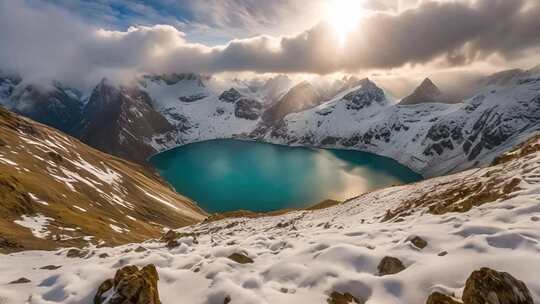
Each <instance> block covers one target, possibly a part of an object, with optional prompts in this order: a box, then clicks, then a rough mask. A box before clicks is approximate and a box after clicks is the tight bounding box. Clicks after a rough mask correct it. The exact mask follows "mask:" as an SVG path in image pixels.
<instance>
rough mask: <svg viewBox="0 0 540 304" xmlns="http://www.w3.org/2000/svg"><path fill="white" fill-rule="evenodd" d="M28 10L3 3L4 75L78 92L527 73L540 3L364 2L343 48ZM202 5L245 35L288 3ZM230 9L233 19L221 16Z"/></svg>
mask: <svg viewBox="0 0 540 304" xmlns="http://www.w3.org/2000/svg"><path fill="white" fill-rule="evenodd" d="M32 2H33V3H32V4H28V2H25V1H10V0H0V41H2V45H1V46H0V67H1V68H3V69H11V70H15V71H18V72H20V73H22V74H25V76H26V77H33V78H40V77H54V78H56V79H59V80H62V81H66V82H68V83H71V84H74V85H84V84H86V83H95V82H96V81H97V80H98V79H99V78H101V77H104V76H107V77H112V78H114V77H118V78H122V77H129V76H132V75H133V74H134V73H163V72H178V71H192V72H201V73H219V72H243V71H250V72H256V73H316V74H327V73H334V72H339V71H345V72H359V71H360V72H361V71H366V70H373V69H379V70H381V69H390V68H399V67H403V66H407V65H409V66H410V65H416V64H421V65H429V64H435V63H436V64H439V65H440V64H443V65H446V66H459V65H465V64H467V65H469V64H474V63H476V62H479V61H487V60H492V59H493V58H496V60H498V62H499V63H500V62H511V61H512V60H516V59H521V58H523V57H527V58H529V60H530V61H531V64H532V62H534V61H535V60H538V59H540V58H538V55H537V54H538V52H537V50H538V48H539V47H540V22H538V20H540V2H538V1H535V0H513V1H507V0H475V1H472V0H471V1H465V0H463V1H422V2H417V1H397V0H396V1H393V0H388V1H380V2H378V3H379V6H374V5H372V4H370V2H369V1H366V2H365V3H364V5H365V6H364V10H368V9H371V11H370V13H369V14H367V15H366V16H364V17H363V18H362V19H361V20H360V21H359V22H358V24H357V25H356V27H355V28H354V29H349V30H348V31H347V32H348V33H347V37H346V42H345V43H346V44H345V45H344V46H343V45H340V44H339V43H338V40H339V37H338V35H336V31H335V29H334V28H332V26H330V25H329V24H327V23H324V22H319V23H318V24H316V25H315V26H313V27H311V28H309V29H307V30H305V31H303V32H300V33H299V34H294V35H288V36H275V35H270V36H268V35H257V36H255V37H253V38H248V39H233V40H231V41H230V42H228V43H226V44H223V45H221V46H209V45H205V44H200V43H194V42H192V41H193V39H191V35H187V34H186V33H185V32H183V31H181V30H180V29H179V28H178V27H177V26H174V25H147V26H142V25H134V26H131V27H129V28H128V29H127V30H108V29H106V28H105V29H103V28H100V27H98V26H96V25H92V24H89V23H88V22H86V21H84V20H83V19H82V18H81V17H80V16H79V15H75V14H72V13H70V12H68V11H67V10H65V9H63V8H61V7H59V6H57V5H50V4H46V3H43V2H39V1H32ZM203 2H204V3H206V2H208V3H207V4H208V5H209V6H212V7H213V8H212V9H207V10H204V9H203V8H193V9H192V10H193V12H200V14H203V12H204V13H205V14H207V15H209V16H210V17H209V16H206V17H202V16H199V17H197V18H199V19H198V20H211V17H212V16H213V18H214V19H215V20H214V21H212V22H213V23H214V24H216V25H220V24H222V25H223V26H224V27H227V26H231V23H232V22H239V23H238V24H237V25H234V24H233V25H234V26H236V27H238V28H242V27H249V26H250V21H249V20H250V18H253V16H256V18H258V20H259V21H258V23H265V22H266V21H264V20H265V19H264V18H267V19H268V20H269V21H268V22H271V21H270V20H271V19H272V18H271V17H272V16H281V15H280V14H281V13H280V12H281V10H280V9H279V7H282V6H287V4H288V3H289V1H285V0H281V1H276V4H275V5H276V7H278V8H276V7H274V6H272V5H271V4H268V3H270V2H273V1H254V0H253V1H247V0H246V1H218V2H219V3H221V5H218V4H217V2H216V3H214V4H215V5H211V3H209V2H211V1H209V0H208V1H200V2H199V1H197V3H199V4H195V2H190V3H188V4H189V5H191V6H196V5H203ZM255 2H257V4H261V3H262V4H263V5H262V6H263V8H264V9H266V6H269V8H268V10H270V13H268V15H264V14H262V11H264V10H260V8H258V9H257V8H256V5H255V4H256V3H255ZM292 2H294V1H292ZM372 2H373V1H372ZM224 3H225V4H224ZM264 3H267V4H264ZM227 5H230V6H231V7H229V8H235V9H234V10H232V9H229V10H227ZM242 5H243V6H242ZM249 5H252V6H249ZM240 7H242V9H240ZM250 7H252V8H250ZM236 9H238V10H236ZM225 11H233V12H234V13H233V15H230V14H226V13H225ZM234 14H240V15H241V16H236V17H234V16H235V15H234ZM261 14H262V15H261ZM257 16H258V17H257ZM233 17H234V18H233ZM194 18H195V17H194ZM227 18H230V20H229V19H227ZM261 20H262V21H261ZM253 24H255V23H253ZM531 54H532V55H531ZM525 55H527V56H525Z"/></svg>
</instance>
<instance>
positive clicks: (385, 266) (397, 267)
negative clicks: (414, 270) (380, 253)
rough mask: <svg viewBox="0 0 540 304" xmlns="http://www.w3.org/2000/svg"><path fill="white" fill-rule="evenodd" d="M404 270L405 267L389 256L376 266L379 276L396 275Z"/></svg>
mask: <svg viewBox="0 0 540 304" xmlns="http://www.w3.org/2000/svg"><path fill="white" fill-rule="evenodd" d="M404 269H405V266H403V263H402V262H401V261H400V260H399V259H398V258H394V257H389V256H386V257H384V258H383V259H382V260H381V262H380V263H379V265H378V266H377V270H378V271H379V275H380V276H384V275H389V274H396V273H398V272H401V271H403V270H404Z"/></svg>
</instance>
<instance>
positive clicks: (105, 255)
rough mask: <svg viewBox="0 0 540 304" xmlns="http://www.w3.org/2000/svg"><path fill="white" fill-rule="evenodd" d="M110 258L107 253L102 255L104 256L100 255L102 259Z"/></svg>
mask: <svg viewBox="0 0 540 304" xmlns="http://www.w3.org/2000/svg"><path fill="white" fill-rule="evenodd" d="M108 257H109V255H108V254H107V253H102V254H100V255H99V258H100V259H105V258H108Z"/></svg>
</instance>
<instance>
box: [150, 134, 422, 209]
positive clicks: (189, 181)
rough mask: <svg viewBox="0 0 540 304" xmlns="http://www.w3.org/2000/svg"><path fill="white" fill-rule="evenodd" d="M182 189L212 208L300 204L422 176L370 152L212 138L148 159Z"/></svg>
mask: <svg viewBox="0 0 540 304" xmlns="http://www.w3.org/2000/svg"><path fill="white" fill-rule="evenodd" d="M150 161H151V163H152V164H153V165H154V167H155V168H156V169H157V170H158V172H159V173H160V174H161V176H162V177H163V178H164V179H166V180H167V181H168V182H169V183H170V184H171V185H172V186H173V187H174V188H175V189H176V190H177V191H178V192H179V193H181V194H183V195H185V196H187V197H189V198H191V199H193V200H195V201H196V202H197V203H198V204H199V206H201V207H202V208H204V209H205V210H206V211H209V212H224V211H233V210H239V209H243V210H251V211H257V212H260V211H272V210H277V209H283V208H302V207H307V206H310V205H314V204H316V203H319V202H321V201H323V200H326V199H334V200H345V199H348V198H352V197H355V196H357V195H359V194H362V193H365V192H368V191H371V190H374V189H378V188H382V187H385V186H389V185H393V184H401V183H410V182H415V181H419V180H421V179H422V176H420V175H418V174H416V173H415V172H413V171H412V170H410V169H409V168H407V167H405V166H403V165H401V164H399V163H398V162H396V161H394V160H392V159H389V158H385V157H381V156H377V155H374V154H371V153H365V152H358V151H344V150H326V149H311V148H297V147H285V146H278V145H272V144H267V143H259V142H248V141H238V140H212V141H206V142H201V143H194V144H189V145H186V146H183V147H179V148H176V149H172V150H169V151H165V152H163V153H160V154H158V155H155V156H154V157H152V158H151V159H150Z"/></svg>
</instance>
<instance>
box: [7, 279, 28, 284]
mask: <svg viewBox="0 0 540 304" xmlns="http://www.w3.org/2000/svg"><path fill="white" fill-rule="evenodd" d="M30 282H31V281H30V280H29V279H27V278H19V279H17V280H15V281H11V282H9V284H26V283H30Z"/></svg>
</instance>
